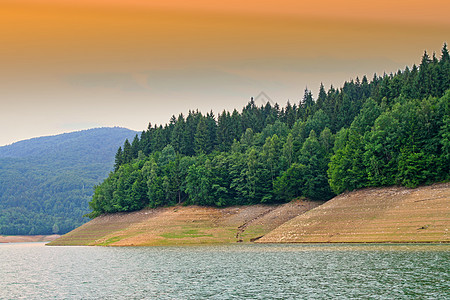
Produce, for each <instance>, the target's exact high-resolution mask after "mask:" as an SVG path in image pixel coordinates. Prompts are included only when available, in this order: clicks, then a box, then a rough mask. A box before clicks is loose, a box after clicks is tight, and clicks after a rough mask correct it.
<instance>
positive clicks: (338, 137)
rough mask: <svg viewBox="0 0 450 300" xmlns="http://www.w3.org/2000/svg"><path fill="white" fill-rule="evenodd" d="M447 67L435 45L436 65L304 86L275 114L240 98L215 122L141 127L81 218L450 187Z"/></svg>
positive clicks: (274, 108)
mask: <svg viewBox="0 0 450 300" xmlns="http://www.w3.org/2000/svg"><path fill="white" fill-rule="evenodd" d="M449 64H450V59H449V54H448V50H447V47H446V45H444V48H443V50H442V55H441V58H440V60H439V59H437V58H436V57H435V56H434V55H433V57H432V58H430V57H429V56H428V55H427V53H425V54H424V56H423V58H422V61H421V64H420V66H419V67H416V66H413V67H412V68H411V69H409V68H406V69H405V70H404V71H398V72H397V73H395V74H390V75H387V74H384V75H383V76H382V77H380V76H377V75H376V74H375V75H374V76H373V79H372V81H370V82H369V80H368V79H367V77H366V76H364V77H363V78H362V80H360V79H359V78H356V80H354V81H353V80H352V81H350V82H345V83H344V85H343V87H342V88H340V89H335V88H334V87H333V86H331V87H330V89H329V90H328V92H326V91H325V88H324V86H323V85H321V86H320V91H319V95H318V99H317V101H314V98H313V95H312V93H311V91H309V90H308V89H306V90H305V93H304V96H303V99H302V100H301V101H300V102H299V103H297V104H293V105H292V104H291V103H289V102H288V103H287V105H286V107H284V108H282V109H281V110H280V108H279V106H278V104H275V105H271V104H270V103H267V104H265V105H263V106H261V107H258V106H257V105H256V104H255V101H254V100H253V99H251V100H250V102H249V103H248V104H247V105H246V106H245V107H244V108H243V109H242V112H240V113H239V112H238V111H237V110H234V111H233V112H232V113H230V112H226V111H224V112H222V113H221V114H219V115H218V117H217V121H216V118H215V117H214V115H213V114H212V112H211V113H208V114H206V115H203V114H201V113H200V112H198V111H190V112H189V113H188V116H187V117H186V118H185V117H184V116H183V115H182V114H180V115H179V116H178V118H176V117H175V116H173V117H172V118H171V119H170V122H169V124H168V125H165V126H162V125H160V126H156V125H155V126H153V127H152V126H150V125H149V128H148V130H147V131H144V132H143V133H142V135H141V138H140V140H139V139H138V138H137V137H135V139H134V140H133V142H132V143H131V144H130V143H129V142H128V141H125V144H124V146H123V148H122V149H123V151H122V150H121V149H120V148H119V150H118V151H117V154H116V167H115V172H113V173H111V174H110V176H109V178H108V179H106V180H105V181H104V182H103V183H102V184H100V185H99V186H98V187H97V188H96V191H95V194H94V197H93V199H92V201H91V204H90V205H91V208H92V209H93V212H92V214H91V215H92V216H96V215H98V214H101V213H105V212H114V211H128V210H136V209H140V208H141V207H143V206H150V207H156V206H161V205H173V204H176V203H181V202H184V203H185V204H196V205H215V206H227V205H242V204H256V203H277V202H284V201H289V200H291V199H292V198H295V197H301V196H304V197H308V198H311V199H320V200H327V199H329V198H331V197H332V196H333V195H335V194H339V193H342V192H344V191H347V190H353V189H357V188H362V187H367V186H385V185H393V184H401V185H404V186H407V187H414V186H417V185H420V184H428V183H431V182H435V181H442V180H449V179H450V178H449V177H450V175H449V173H450V170H449V167H450V116H449V115H450V112H449V110H450V104H449V99H450V91H449V90H448V89H449V87H450V86H449V82H450V72H449V70H450V69H449ZM136 151H137V152H136ZM136 153H137V154H136ZM139 153H141V154H140V155H139Z"/></svg>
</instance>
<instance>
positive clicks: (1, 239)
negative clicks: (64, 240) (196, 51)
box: [0, 234, 61, 244]
mask: <svg viewBox="0 0 450 300" xmlns="http://www.w3.org/2000/svg"><path fill="white" fill-rule="evenodd" d="M60 237H61V236H60V235H58V234H52V235H0V243H1V244H8V243H33V242H52V241H54V240H56V239H58V238H60Z"/></svg>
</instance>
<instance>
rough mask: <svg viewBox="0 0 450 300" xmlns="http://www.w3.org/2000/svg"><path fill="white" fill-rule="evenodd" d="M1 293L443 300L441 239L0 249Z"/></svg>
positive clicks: (448, 257)
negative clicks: (396, 242) (391, 242)
mask: <svg viewBox="0 0 450 300" xmlns="http://www.w3.org/2000/svg"><path fill="white" fill-rule="evenodd" d="M0 266H1V268H0V299H361V298H364V299H449V298H450V275H449V270H450V245H345V244H339V245H226V246H202V247H138V248H131V247H123V248H109V247H45V246H44V244H43V243H31V244H3V245H0Z"/></svg>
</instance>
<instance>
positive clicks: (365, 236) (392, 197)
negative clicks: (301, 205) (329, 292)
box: [256, 183, 450, 243]
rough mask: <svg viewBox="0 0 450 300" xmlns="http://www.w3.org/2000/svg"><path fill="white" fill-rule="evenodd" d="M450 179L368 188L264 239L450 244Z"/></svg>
mask: <svg viewBox="0 0 450 300" xmlns="http://www.w3.org/2000/svg"><path fill="white" fill-rule="evenodd" d="M449 230H450V183H441V184H435V185H432V186H426V187H420V188H416V189H407V188H402V187H389V188H368V189H363V190H359V191H354V192H350V193H345V194H342V195H339V196H337V197H335V198H333V199H332V200H330V201H328V202H326V203H325V204H324V205H322V206H319V207H317V208H315V209H312V210H310V211H308V212H307V213H305V214H302V215H300V216H298V217H295V218H292V219H291V220H290V221H288V222H286V223H284V224H282V225H281V226H279V227H278V228H276V229H275V230H273V231H272V232H270V233H268V234H266V235H265V236H264V237H262V238H261V239H259V240H258V241H256V242H259V243H385V242H389V243H408V242H409V243H411V242H414V243H428V242H433V243H448V242H450V233H449Z"/></svg>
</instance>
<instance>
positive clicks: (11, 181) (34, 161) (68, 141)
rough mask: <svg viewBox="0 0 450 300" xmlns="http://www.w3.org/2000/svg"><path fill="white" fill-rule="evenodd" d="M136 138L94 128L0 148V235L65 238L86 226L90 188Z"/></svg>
mask: <svg viewBox="0 0 450 300" xmlns="http://www.w3.org/2000/svg"><path fill="white" fill-rule="evenodd" d="M136 134H137V132H135V131H132V130H129V129H126V128H120V127H114V128H95V129H89V130H83V131H77V132H71V133H65V134H60V135H55V136H47V137H40V138H33V139H30V140H24V141H20V142H17V143H14V144H11V145H8V146H3V147H0V234H10V235H14V234H23V235H27V234H51V233H66V232H69V231H70V230H72V229H74V228H76V227H78V226H80V225H81V224H83V223H84V222H86V221H87V219H86V218H83V217H82V216H83V215H84V214H86V213H88V212H89V208H88V202H89V201H90V199H91V197H92V194H93V187H94V185H96V184H99V183H100V182H101V181H102V180H103V179H105V178H106V177H107V175H108V173H109V172H111V171H112V170H113V165H114V156H115V153H116V151H117V149H118V148H119V146H121V145H123V143H124V141H125V140H126V139H129V140H132V139H133V138H134V136H135V135H136Z"/></svg>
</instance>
